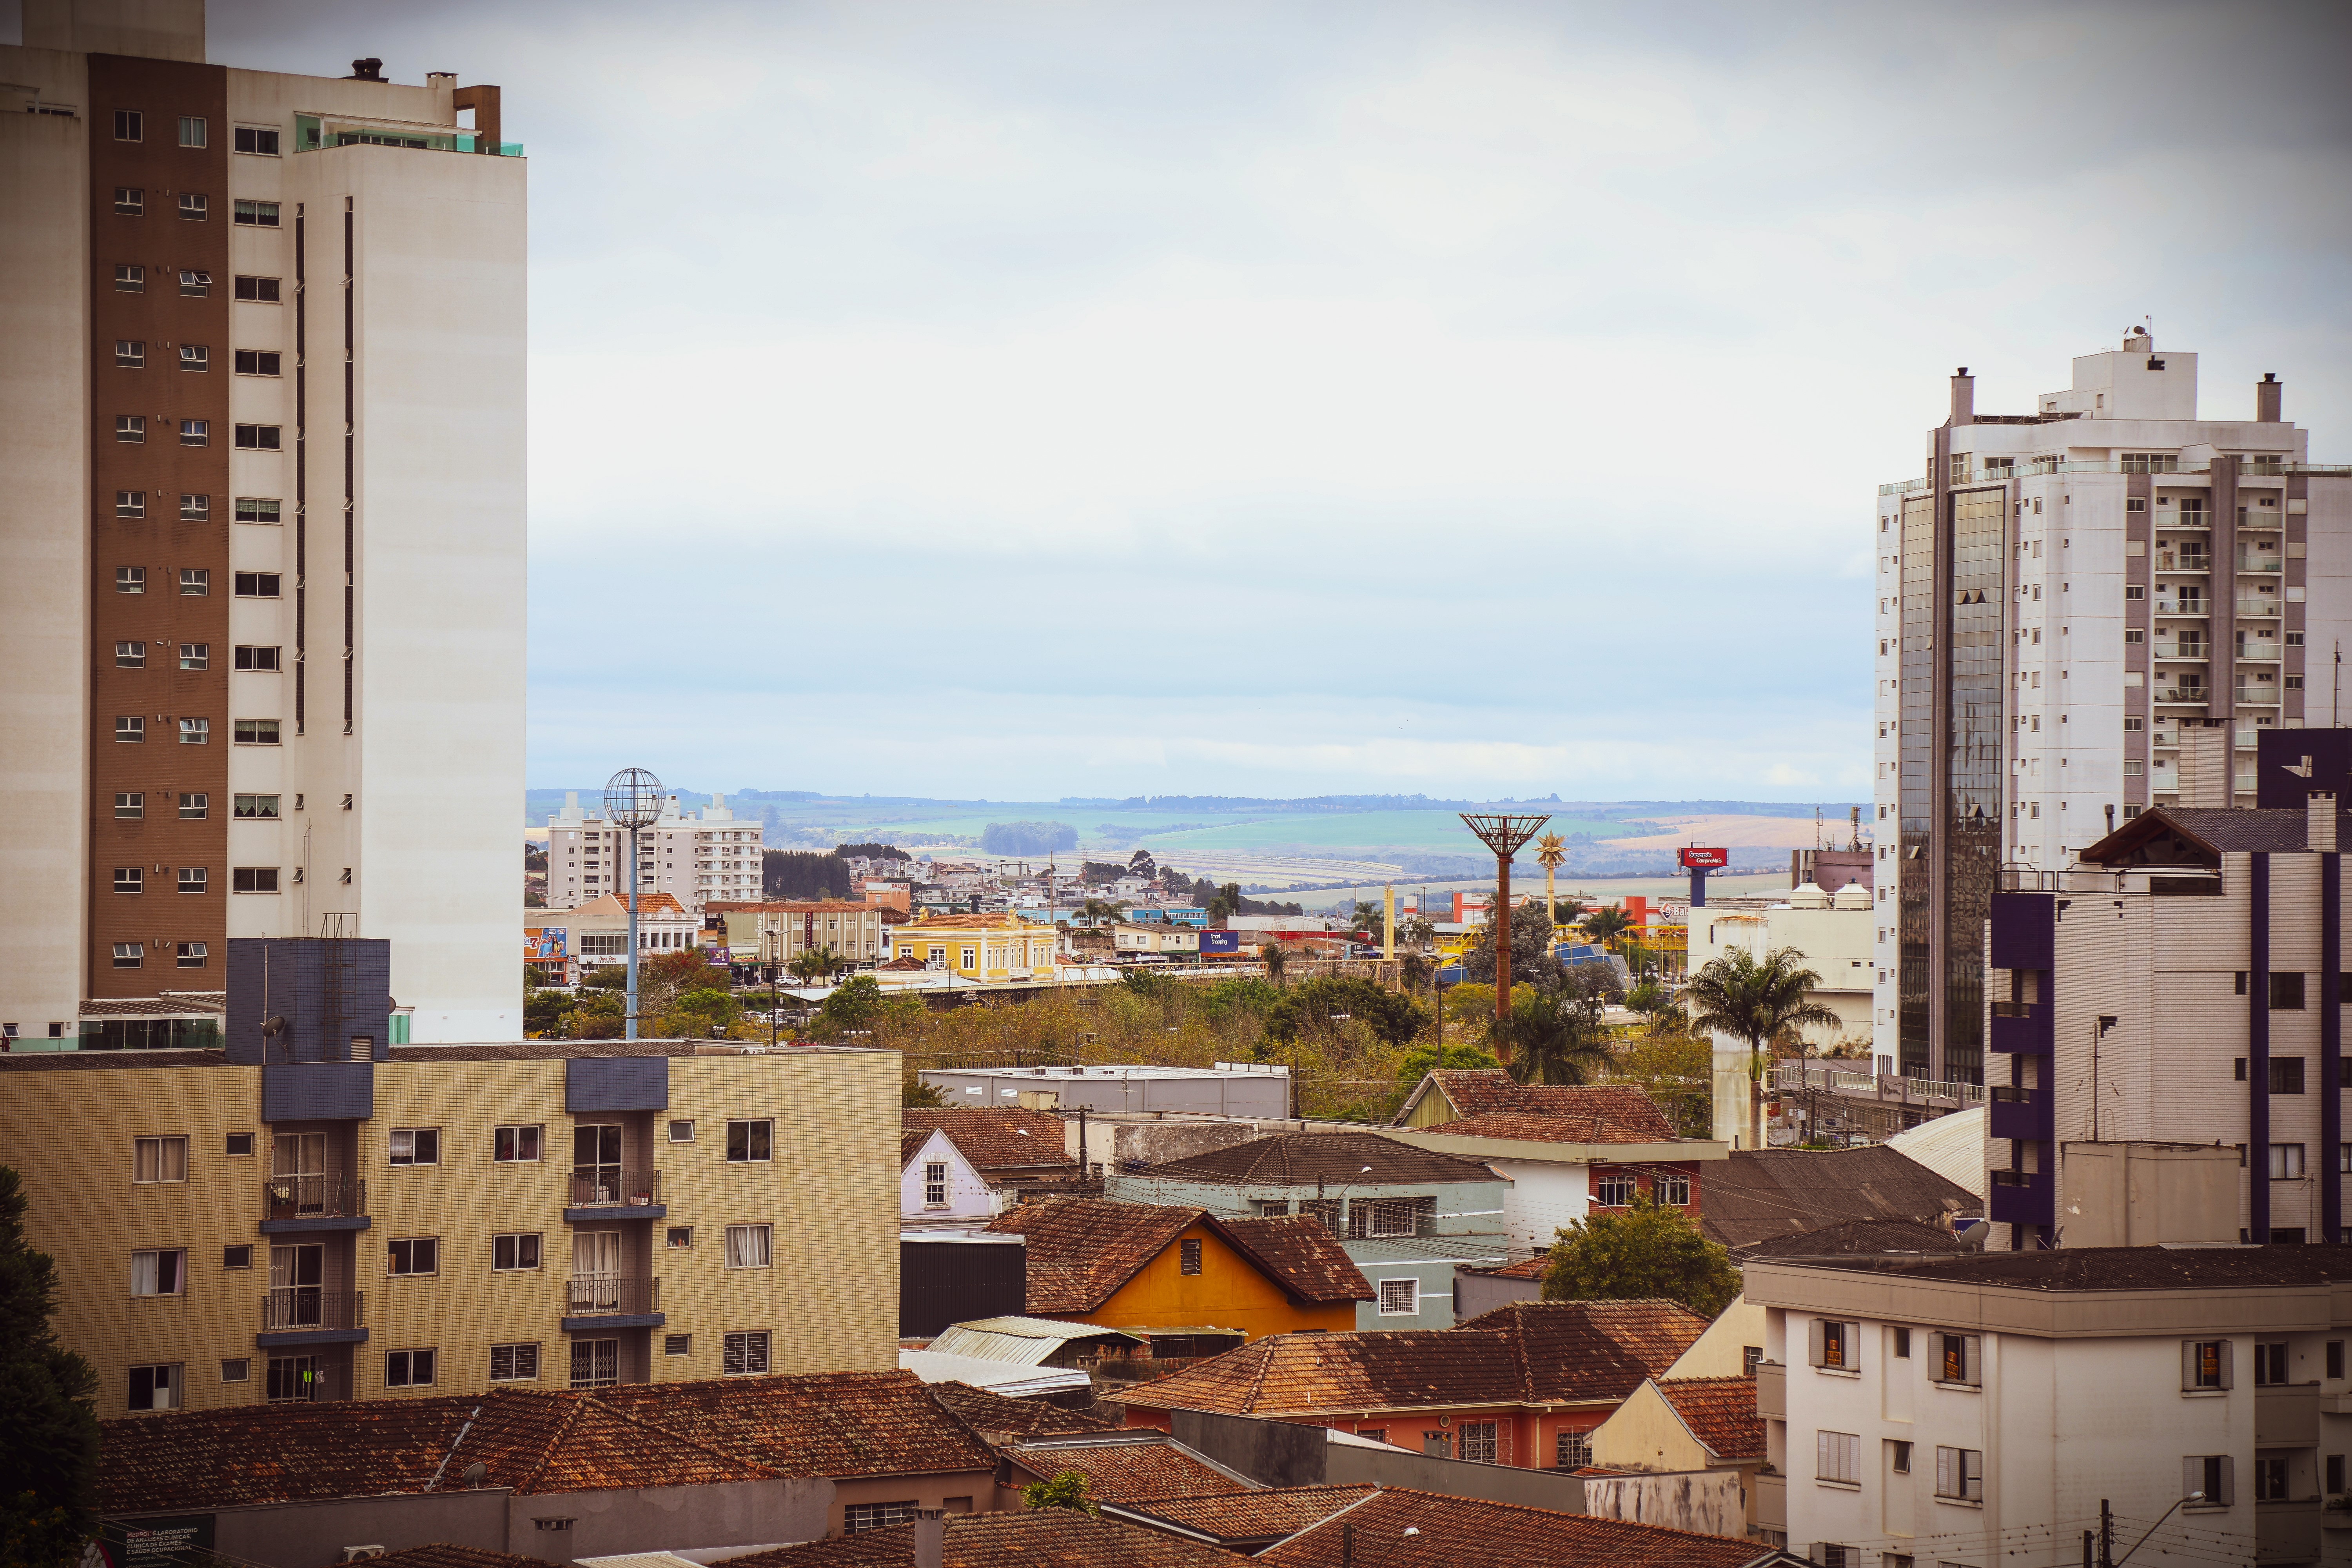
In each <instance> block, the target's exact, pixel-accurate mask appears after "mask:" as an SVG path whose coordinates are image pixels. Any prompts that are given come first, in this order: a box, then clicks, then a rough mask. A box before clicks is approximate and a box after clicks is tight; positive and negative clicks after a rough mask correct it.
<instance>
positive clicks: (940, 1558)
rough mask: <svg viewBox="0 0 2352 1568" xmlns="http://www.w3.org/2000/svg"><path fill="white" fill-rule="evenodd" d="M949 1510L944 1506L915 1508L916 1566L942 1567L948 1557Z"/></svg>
mask: <svg viewBox="0 0 2352 1568" xmlns="http://www.w3.org/2000/svg"><path fill="white" fill-rule="evenodd" d="M947 1552H948V1510H945V1509H943V1508H919V1509H917V1510H915V1568H940V1565H941V1564H942V1563H944V1562H945V1561H946V1559H947Z"/></svg>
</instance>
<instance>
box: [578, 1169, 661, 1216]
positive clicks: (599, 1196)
mask: <svg viewBox="0 0 2352 1568" xmlns="http://www.w3.org/2000/svg"><path fill="white" fill-rule="evenodd" d="M659 1202H661V1173H660V1172H659V1171H633V1170H629V1169H627V1168H626V1167H624V1166H620V1165H574V1166H573V1167H572V1198H571V1202H570V1205H568V1206H570V1207H572V1208H576V1209H580V1208H595V1207H599V1206H601V1205H614V1206H616V1207H628V1206H635V1207H638V1208H643V1207H644V1206H646V1205H648V1204H657V1203H659Z"/></svg>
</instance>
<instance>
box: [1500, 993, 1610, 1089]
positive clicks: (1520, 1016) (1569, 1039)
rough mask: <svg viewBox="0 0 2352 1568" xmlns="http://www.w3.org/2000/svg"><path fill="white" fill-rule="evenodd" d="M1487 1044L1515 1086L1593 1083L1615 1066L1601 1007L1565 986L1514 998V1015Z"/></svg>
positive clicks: (1502, 1022) (1512, 998)
mask: <svg viewBox="0 0 2352 1568" xmlns="http://www.w3.org/2000/svg"><path fill="white" fill-rule="evenodd" d="M1486 1039H1487V1044H1488V1047H1489V1048H1490V1049H1493V1050H1494V1051H1495V1053H1496V1055H1497V1056H1500V1057H1502V1058H1503V1070H1504V1071H1506V1072H1507V1073H1509V1074H1510V1075H1511V1079H1512V1081H1513V1082H1515V1083H1559V1084H1577V1083H1588V1082H1590V1081H1591V1079H1592V1076H1593V1075H1594V1074H1595V1073H1597V1072H1598V1071H1599V1070H1600V1069H1601V1068H1603V1067H1604V1066H1606V1065H1607V1063H1608V1061H1609V1045H1608V1036H1607V1034H1606V1033H1605V1032H1604V1031H1603V1030H1602V1028H1601V1005H1600V1004H1599V1003H1597V1002H1594V1001H1591V1000H1589V999H1587V998H1584V997H1580V996H1578V995H1576V994H1574V993H1572V992H1570V991H1569V990H1567V989H1566V988H1564V987H1556V986H1550V985H1540V986H1538V985H1530V986H1526V987H1524V988H1522V989H1520V990H1518V991H1516V992H1514V993H1512V995H1511V1015H1510V1016H1509V1017H1507V1018H1502V1019H1497V1020H1496V1023H1495V1025H1494V1026H1493V1027H1492V1028H1490V1029H1489V1030H1488V1031H1487V1033H1486Z"/></svg>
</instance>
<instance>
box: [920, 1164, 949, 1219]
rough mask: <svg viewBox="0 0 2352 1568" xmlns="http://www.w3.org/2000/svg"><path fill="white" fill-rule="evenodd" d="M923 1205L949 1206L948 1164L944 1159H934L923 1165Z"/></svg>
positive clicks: (927, 1206) (937, 1207) (934, 1206)
mask: <svg viewBox="0 0 2352 1568" xmlns="http://www.w3.org/2000/svg"><path fill="white" fill-rule="evenodd" d="M923 1206H924V1207H925V1208H934V1209H943V1208H945V1207H947V1206H948V1165H947V1162H946V1161H944V1160H933V1161H930V1162H929V1163H926V1164H925V1165H924V1166H923Z"/></svg>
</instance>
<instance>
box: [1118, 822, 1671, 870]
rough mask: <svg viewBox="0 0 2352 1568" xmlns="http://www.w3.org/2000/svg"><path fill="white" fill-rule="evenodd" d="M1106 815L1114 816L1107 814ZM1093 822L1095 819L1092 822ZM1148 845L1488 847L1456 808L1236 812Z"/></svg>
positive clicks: (1447, 850)
mask: <svg viewBox="0 0 2352 1568" xmlns="http://www.w3.org/2000/svg"><path fill="white" fill-rule="evenodd" d="M1101 820H1109V819H1108V818H1103V819H1101ZM1089 826H1091V825H1089ZM1549 830H1550V831H1551V832H1554V833H1560V834H1577V833H1586V834H1591V836H1592V837H1596V838H1622V837H1630V836H1633V835H1636V834H1639V833H1641V832H1643V827H1642V826H1640V825H1637V824H1633V823H1626V822H1601V821H1594V820H1590V819H1579V818H1575V817H1564V816H1555V817H1553V818H1552V819H1551V824H1550V829H1549ZM1143 842H1144V847H1146V848H1149V849H1150V851H1151V852H1152V854H1153V855H1155V856H1169V857H1174V858H1179V859H1181V858H1182V852H1183V851H1184V850H1186V849H1236V850H1249V849H1302V850H1308V851H1314V850H1320V851H1322V852H1324V853H1326V854H1339V853H1342V852H1346V853H1349V854H1360V853H1362V852H1365V851H1369V850H1373V849H1402V850H1406V851H1409V852H1412V853H1417V854H1424V855H1476V854H1480V853H1483V851H1482V849H1481V847H1480V846H1479V843H1478V841H1477V839H1475V838H1474V837H1471V834H1470V830H1469V829H1468V828H1467V827H1465V826H1462V818H1461V816H1459V815H1457V814H1456V813H1454V812H1451V811H1352V812H1328V813H1325V812H1284V813H1278V814H1271V815H1267V816H1251V817H1237V818H1235V819H1234V820H1233V821H1231V822H1220V823H1218V824H1217V825H1216V826H1213V827H1195V828H1189V829H1186V830H1185V831H1183V832H1181V833H1153V834H1150V835H1149V836H1148V837H1146V838H1145V839H1144V841H1143Z"/></svg>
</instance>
